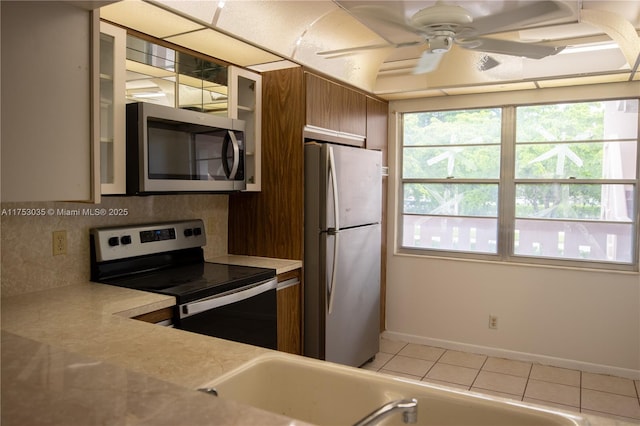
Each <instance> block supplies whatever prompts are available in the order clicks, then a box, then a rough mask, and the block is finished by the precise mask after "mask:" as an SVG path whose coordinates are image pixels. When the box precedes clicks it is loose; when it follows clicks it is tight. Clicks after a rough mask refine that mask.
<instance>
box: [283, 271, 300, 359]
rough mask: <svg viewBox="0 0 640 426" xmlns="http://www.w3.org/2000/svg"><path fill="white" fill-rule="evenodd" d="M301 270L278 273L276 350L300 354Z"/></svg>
mask: <svg viewBox="0 0 640 426" xmlns="http://www.w3.org/2000/svg"><path fill="white" fill-rule="evenodd" d="M301 280H302V271H301V270H300V269H296V270H295V271H291V272H286V273H284V274H280V275H278V296H277V298H278V350H279V351H283V352H288V353H291V354H297V355H302V306H303V304H302V294H303V293H302V284H301Z"/></svg>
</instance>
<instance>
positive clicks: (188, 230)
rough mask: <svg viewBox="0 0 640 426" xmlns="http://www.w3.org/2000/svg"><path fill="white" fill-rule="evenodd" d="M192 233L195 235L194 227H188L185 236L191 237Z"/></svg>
mask: <svg viewBox="0 0 640 426" xmlns="http://www.w3.org/2000/svg"><path fill="white" fill-rule="evenodd" d="M192 235H193V229H191V228H187V229H185V230H184V236H185V237H190V236H192Z"/></svg>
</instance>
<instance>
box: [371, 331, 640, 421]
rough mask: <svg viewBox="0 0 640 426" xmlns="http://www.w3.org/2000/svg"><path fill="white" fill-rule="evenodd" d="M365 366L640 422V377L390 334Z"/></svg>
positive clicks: (475, 390)
mask: <svg viewBox="0 0 640 426" xmlns="http://www.w3.org/2000/svg"><path fill="white" fill-rule="evenodd" d="M363 368H366V369H368V370H374V371H379V372H381V373H385V374H390V375H393V376H400V377H406V378H410V379H414V380H422V381H426V382H433V383H439V384H443V385H447V386H453V387H458V388H462V389H465V390H471V391H474V392H481V393H485V394H493V395H498V396H502V397H506V398H513V399H517V400H520V401H525V402H531V403H536V404H542V405H547V406H555V407H558V408H562V409H564V410H569V411H576V412H583V413H590V414H596V415H600V416H607V417H614V418H618V419H620V420H625V421H628V422H632V423H636V422H637V423H638V424H640V380H635V381H634V380H630V379H625V378H621V377H615V376H608V375H604V374H594V373H588V372H584V371H578V370H569V369H565V368H558V367H551V366H546V365H541V364H537V363H531V362H523V361H516V360H511V359H503V358H495V357H490V356H486V355H480V354H473V353H467V352H459V351H454V350H448V349H442V348H437V347H432V346H425V345H418V344H414V343H406V342H399V341H393V340H389V339H385V338H382V339H381V340H380V352H379V353H378V354H377V355H376V357H375V359H374V361H372V362H370V363H368V364H366V365H364V366H363Z"/></svg>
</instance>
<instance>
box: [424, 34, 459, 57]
mask: <svg viewBox="0 0 640 426" xmlns="http://www.w3.org/2000/svg"><path fill="white" fill-rule="evenodd" d="M428 41H429V51H430V52H431V53H445V52H448V51H449V49H451V45H452V44H453V37H451V36H449V35H439V36H436V37H432V38H429V40H428Z"/></svg>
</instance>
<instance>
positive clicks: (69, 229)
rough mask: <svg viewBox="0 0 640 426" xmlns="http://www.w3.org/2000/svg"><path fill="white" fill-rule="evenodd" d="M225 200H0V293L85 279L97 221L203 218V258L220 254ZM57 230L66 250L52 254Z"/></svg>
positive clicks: (224, 233) (225, 224) (197, 196)
mask: <svg viewBox="0 0 640 426" xmlns="http://www.w3.org/2000/svg"><path fill="white" fill-rule="evenodd" d="M228 205H229V197H228V196H227V195H225V194H220V195H217V194H213V195H210V194H187V195H157V196H147V197H103V198H102V202H101V203H100V204H97V205H96V204H86V203H69V202H32V203H22V202H21V203H1V204H0V208H1V209H2V210H1V211H2V216H1V233H0V240H1V242H2V249H1V252H0V258H1V269H0V274H1V283H2V284H1V287H0V289H1V294H2V295H3V296H11V295H16V294H22V293H29V292H32V291H38V290H44V289H49V288H55V287H63V286H66V285H70V284H75V283H83V282H87V281H88V280H89V229H90V228H93V227H98V226H111V225H127V224H137V223H148V222H161V221H168V220H182V219H203V220H204V225H205V229H206V233H207V245H206V246H205V247H204V250H205V258H209V257H214V256H219V255H225V254H227V235H228V231H227V229H228ZM100 209H103V210H102V211H101V210H100ZM29 213H30V214H31V215H29ZM34 213H35V214H38V215H33V214H34ZM103 213H104V214H103ZM57 230H65V231H66V233H67V254H65V255H57V256H53V254H52V244H53V241H52V233H53V231H57Z"/></svg>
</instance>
